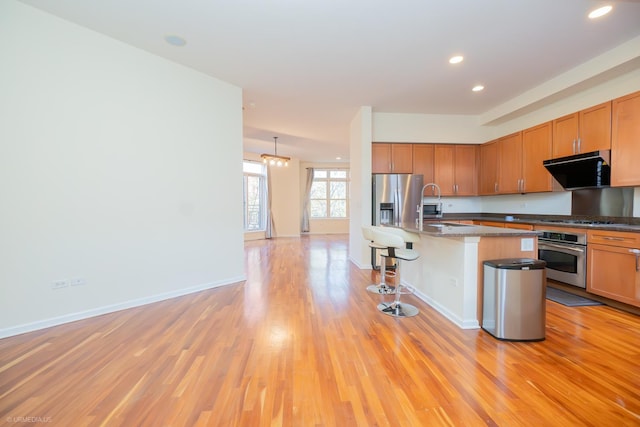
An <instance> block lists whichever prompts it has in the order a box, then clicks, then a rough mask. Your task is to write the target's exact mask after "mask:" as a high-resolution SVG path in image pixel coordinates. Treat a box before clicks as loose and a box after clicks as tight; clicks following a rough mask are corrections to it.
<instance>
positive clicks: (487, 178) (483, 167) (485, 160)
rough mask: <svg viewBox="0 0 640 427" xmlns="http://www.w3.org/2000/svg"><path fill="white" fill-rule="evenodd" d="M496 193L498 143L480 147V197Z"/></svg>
mask: <svg viewBox="0 0 640 427" xmlns="http://www.w3.org/2000/svg"><path fill="white" fill-rule="evenodd" d="M497 191H498V141H493V142H488V143H486V144H482V145H481V146H480V188H479V191H478V192H479V193H480V194H482V195H486V194H496V193H497Z"/></svg>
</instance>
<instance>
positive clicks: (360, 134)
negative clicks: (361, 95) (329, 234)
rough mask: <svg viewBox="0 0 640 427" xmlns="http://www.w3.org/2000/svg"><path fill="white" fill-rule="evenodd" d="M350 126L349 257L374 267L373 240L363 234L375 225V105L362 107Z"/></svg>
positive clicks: (357, 262) (358, 264) (363, 265)
mask: <svg viewBox="0 0 640 427" xmlns="http://www.w3.org/2000/svg"><path fill="white" fill-rule="evenodd" d="M349 129H350V136H349V158H350V159H351V188H350V190H351V191H350V194H349V198H350V204H351V215H350V217H349V259H351V261H353V262H354V263H355V264H356V265H357V266H358V267H360V268H371V249H369V242H367V241H365V240H364V238H363V237H362V226H363V225H371V203H372V201H371V141H372V112H371V107H366V106H365V107H360V109H359V110H358V112H357V113H356V115H355V116H354V118H353V119H352V120H351V125H350V128H349Z"/></svg>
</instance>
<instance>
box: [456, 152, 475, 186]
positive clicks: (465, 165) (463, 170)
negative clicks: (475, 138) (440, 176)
mask: <svg viewBox="0 0 640 427" xmlns="http://www.w3.org/2000/svg"><path fill="white" fill-rule="evenodd" d="M477 158H478V146H477V145H456V147H455V153H454V179H455V182H454V190H455V194H456V196H475V195H476V194H478V184H477V183H478V178H477V177H478V173H477V170H478V168H477V167H476V162H477Z"/></svg>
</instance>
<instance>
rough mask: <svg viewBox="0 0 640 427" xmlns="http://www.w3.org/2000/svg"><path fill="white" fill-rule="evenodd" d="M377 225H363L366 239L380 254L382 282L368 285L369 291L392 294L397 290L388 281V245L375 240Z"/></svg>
mask: <svg viewBox="0 0 640 427" xmlns="http://www.w3.org/2000/svg"><path fill="white" fill-rule="evenodd" d="M374 228H376V227H373V226H366V225H365V226H363V227H362V235H363V236H364V238H365V239H367V240H368V241H369V247H370V248H372V249H374V250H375V251H376V252H377V253H378V255H380V258H381V261H380V283H378V284H371V285H369V286H367V291H369V292H371V293H374V294H380V295H391V294H393V293H394V292H395V288H394V287H393V286H389V285H387V283H386V280H385V278H386V275H387V269H386V267H387V265H386V264H387V257H388V256H389V254H388V251H387V247H386V246H383V245H378V244H377V243H375V242H374V241H373V229H374Z"/></svg>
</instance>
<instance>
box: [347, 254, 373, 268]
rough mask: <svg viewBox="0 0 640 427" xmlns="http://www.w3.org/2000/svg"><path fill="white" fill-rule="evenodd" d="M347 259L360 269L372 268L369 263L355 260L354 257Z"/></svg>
mask: <svg viewBox="0 0 640 427" xmlns="http://www.w3.org/2000/svg"><path fill="white" fill-rule="evenodd" d="M349 261H351V262H352V263H354V264H355V266H356V267H358V268H359V269H360V270H373V268H372V267H371V263H370V262H369V263H366V264H361V263H360V262H358V261H356V260H355V259H353V258H351V257H349Z"/></svg>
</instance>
